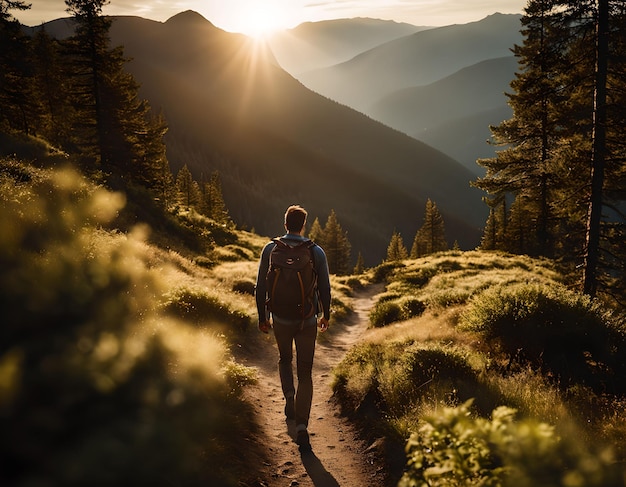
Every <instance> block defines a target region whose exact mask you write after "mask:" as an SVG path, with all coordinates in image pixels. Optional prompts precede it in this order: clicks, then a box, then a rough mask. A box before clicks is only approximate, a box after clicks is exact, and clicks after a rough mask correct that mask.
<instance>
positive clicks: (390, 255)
mask: <svg viewBox="0 0 626 487" xmlns="http://www.w3.org/2000/svg"><path fill="white" fill-rule="evenodd" d="M408 256H409V254H408V252H407V250H406V247H405V246H404V240H403V239H402V235H400V233H398V232H397V231H395V230H394V231H393V234H392V235H391V240H390V241H389V245H388V246H387V259H386V260H387V262H398V261H401V260H404V259H406V258H408Z"/></svg>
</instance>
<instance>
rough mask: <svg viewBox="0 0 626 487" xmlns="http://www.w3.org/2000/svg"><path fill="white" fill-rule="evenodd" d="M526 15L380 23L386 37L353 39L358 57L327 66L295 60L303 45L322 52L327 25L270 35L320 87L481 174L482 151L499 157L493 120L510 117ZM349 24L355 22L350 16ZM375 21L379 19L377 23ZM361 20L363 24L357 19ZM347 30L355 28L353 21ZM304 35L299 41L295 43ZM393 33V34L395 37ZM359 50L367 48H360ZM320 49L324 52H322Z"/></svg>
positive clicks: (301, 74)
mask: <svg viewBox="0 0 626 487" xmlns="http://www.w3.org/2000/svg"><path fill="white" fill-rule="evenodd" d="M520 18H521V16H520V15H512V14H506V15H505V14H494V15H490V16H488V17H486V18H485V19H483V20H481V21H478V22H471V23H468V24H460V25H450V26H446V27H439V28H431V29H428V28H424V27H421V28H418V29H419V30H418V31H416V32H413V33H410V34H408V35H402V33H403V32H404V31H405V30H406V29H405V28H404V27H403V26H402V25H401V24H397V25H396V26H394V25H393V24H388V23H383V21H377V22H380V24H379V28H380V29H381V30H382V29H383V28H384V29H385V33H386V34H387V38H389V40H388V41H387V42H384V43H381V44H380V45H378V46H373V47H367V46H366V45H364V44H363V43H361V42H360V41H359V40H358V39H355V40H354V43H353V45H354V46H355V49H354V50H353V51H352V52H353V53H354V56H353V57H352V58H351V59H349V60H345V61H342V62H338V63H336V64H334V65H332V66H327V67H322V68H320V67H319V66H318V63H316V62H311V63H310V65H309V66H308V68H309V69H308V70H307V66H306V65H305V64H304V63H305V61H304V60H301V61H300V64H299V65H298V66H297V69H295V68H293V65H292V64H291V63H290V62H286V61H288V60H290V59H291V58H293V57H294V56H295V55H296V53H297V52H300V47H299V46H300V45H301V44H304V45H314V46H317V47H318V48H319V50H323V49H324V46H326V45H332V43H329V42H320V41H319V39H324V40H325V39H326V38H327V36H328V33H327V30H328V29H327V26H326V25H325V23H324V22H319V23H317V24H314V25H313V26H310V25H309V26H306V29H304V28H302V26H298V27H296V28H295V29H293V30H292V31H289V32H288V34H289V35H287V34H282V35H281V36H278V37H275V38H274V39H272V41H271V46H272V49H273V50H274V52H275V53H276V57H277V60H278V61H279V63H281V65H282V66H283V67H284V68H285V69H286V70H287V71H289V72H290V73H291V74H292V75H294V76H295V77H296V78H298V79H299V80H300V81H301V82H302V83H303V84H304V85H305V86H307V87H309V88H310V89H312V90H313V91H315V92H317V93H320V94H322V95H324V96H327V97H329V98H331V99H333V100H336V101H338V102H339V103H342V104H345V105H347V106H349V107H352V108H354V109H355V110H358V111H360V112H362V113H364V114H366V115H368V116H370V117H372V118H373V119H375V120H379V121H381V122H383V123H385V124H387V125H389V126H390V127H393V128H396V129H398V130H401V131H402V132H404V133H406V134H408V135H410V136H411V137H415V138H417V139H419V140H421V141H424V142H426V143H428V144H429V145H432V146H433V147H435V148H437V149H439V150H441V151H443V152H445V153H446V154H448V155H450V156H451V157H453V158H455V159H457V160H458V161H459V162H461V163H462V164H463V165H464V166H465V167H467V168H468V169H470V170H471V171H472V172H474V173H475V174H482V170H481V168H480V167H479V166H477V165H476V162H475V161H476V159H477V158H480V157H493V156H494V150H495V149H494V148H493V147H491V146H489V145H487V143H486V141H487V139H488V138H489V137H490V135H491V134H490V131H489V128H488V127H489V125H490V124H491V125H497V124H498V123H500V122H501V121H502V120H505V119H507V118H510V117H511V115H512V111H511V109H510V108H509V107H508V105H507V98H506V96H505V95H504V93H505V92H506V91H510V88H509V84H510V82H511V81H512V80H513V79H514V75H515V71H516V69H517V63H516V59H515V58H514V56H513V54H512V52H511V49H512V48H513V46H514V45H515V44H521V42H522V35H521V33H520V28H521V24H520ZM346 22H348V23H349V22H350V21H346ZM373 22H376V21H373ZM355 25H358V23H357V24H355ZM346 30H348V28H347V27H346ZM293 38H298V39H299V43H298V44H295V43H293V42H291V43H290V42H289V40H290V39H293ZM392 38H393V39H392ZM359 50H360V52H358V51H359ZM321 55H322V54H321V53H319V52H318V53H317V56H318V57H321Z"/></svg>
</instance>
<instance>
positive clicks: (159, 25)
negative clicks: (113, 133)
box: [46, 11, 487, 265]
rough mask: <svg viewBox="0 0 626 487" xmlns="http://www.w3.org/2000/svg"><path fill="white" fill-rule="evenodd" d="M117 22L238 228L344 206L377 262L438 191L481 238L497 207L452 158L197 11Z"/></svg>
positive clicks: (140, 71)
mask: <svg viewBox="0 0 626 487" xmlns="http://www.w3.org/2000/svg"><path fill="white" fill-rule="evenodd" d="M114 19H115V21H114V23H113V26H112V29H111V38H112V41H113V44H114V45H120V44H121V45H123V46H124V51H125V54H126V55H127V56H129V57H131V58H132V61H131V62H130V63H129V65H128V68H129V70H130V71H131V72H132V73H133V75H134V76H135V78H136V79H137V80H138V81H139V83H140V84H141V95H142V96H143V97H145V98H146V99H148V100H149V101H150V103H151V105H152V107H153V108H154V109H155V110H156V111H157V112H158V111H160V112H162V113H163V114H164V116H165V117H166V119H167V122H168V125H169V132H168V134H167V136H166V143H167V148H168V158H169V160H170V164H171V166H172V168H173V169H174V170H175V171H176V170H178V169H180V168H181V167H182V166H183V165H184V164H187V166H188V167H189V168H190V170H191V171H192V172H193V174H194V175H195V176H196V178H201V177H208V176H209V175H210V173H211V172H212V171H214V170H219V172H220V175H221V178H222V185H223V191H224V197H225V200H226V204H227V206H228V208H229V210H230V213H231V215H232V217H233V219H234V220H235V221H236V222H237V223H238V224H240V225H242V226H245V227H247V228H250V229H253V230H255V231H256V232H258V233H260V234H262V235H268V236H274V235H276V234H280V233H282V232H283V228H282V215H283V212H284V210H285V208H286V207H287V206H288V205H289V204H292V203H300V204H303V205H304V206H305V207H306V208H308V209H309V211H310V220H311V222H312V220H313V219H314V218H315V217H319V219H320V220H321V223H322V224H324V223H325V219H326V217H327V216H328V214H329V213H330V210H331V209H334V210H335V211H336V212H337V215H338V218H339V221H340V223H341V225H342V226H343V228H344V229H345V230H347V231H348V237H349V239H350V241H351V243H352V246H353V252H354V255H355V256H356V253H357V252H361V253H362V254H363V256H364V257H365V260H366V265H374V264H377V263H379V262H380V261H381V260H382V259H383V258H384V256H385V254H386V248H387V244H388V243H389V240H390V238H391V235H392V233H393V231H394V230H397V231H399V232H400V233H401V234H402V235H403V237H404V239H405V242H406V244H407V246H409V247H410V245H411V242H412V239H413V236H414V235H415V232H416V231H417V229H418V228H419V227H420V226H421V224H422V218H423V212H424V207H425V202H426V199H427V198H430V199H432V200H434V201H435V202H436V204H437V206H438V207H439V209H440V210H441V212H442V214H443V216H444V220H445V225H446V230H447V237H448V240H449V242H450V244H452V242H453V241H455V240H456V241H458V242H459V244H460V245H461V248H473V247H474V246H476V245H477V244H478V242H479V239H480V235H481V233H482V230H481V228H482V226H483V225H484V222H485V220H486V216H487V208H486V206H485V205H484V204H483V203H482V201H481V196H482V194H481V192H479V191H478V190H476V189H474V188H471V187H470V185H469V183H470V181H471V180H473V179H475V175H474V174H472V172H471V171H469V170H468V169H467V168H465V167H463V166H462V165H461V164H460V163H458V162H457V161H455V160H454V159H453V158H451V157H449V156H447V155H445V154H443V153H441V152H440V151H438V150H436V149H434V148H432V147H430V146H428V145H426V144H424V143H422V142H420V141H418V140H416V139H414V138H412V137H409V136H408V135H405V134H403V133H401V132H400V131H398V130H395V129H392V128H389V127H387V126H385V125H384V124H382V123H380V122H377V121H375V120H373V119H372V118H370V117H368V116H366V115H364V114H362V113H359V112H358V111H356V110H353V109H351V108H349V107H347V106H345V105H341V104H339V103H337V102H334V101H332V100H329V99H328V98H327V97H324V96H321V95H319V94H316V93H314V92H312V91H311V90H309V89H307V88H306V87H305V86H303V85H302V84H301V83H300V82H298V81H297V80H296V79H294V78H293V77H292V76H291V75H289V74H288V73H287V72H286V71H284V70H283V69H282V68H281V67H280V66H279V65H278V64H279V62H278V60H277V59H276V57H275V56H274V55H273V53H272V52H271V50H270V48H269V46H268V45H263V44H259V43H255V42H254V41H252V40H250V39H249V38H247V37H245V36H242V35H238V34H232V33H227V32H224V31H222V30H220V29H218V28H216V27H215V26H214V25H213V24H211V23H210V22H209V21H208V20H206V19H205V18H203V17H202V16H200V15H199V14H197V13H195V12H191V11H188V12H183V13H181V14H179V15H176V16H174V17H172V18H171V19H169V20H168V21H167V22H155V21H150V20H146V19H142V18H139V17H115V18H114ZM358 22H362V21H361V20H359V21H358ZM68 25H69V24H68V21H67V20H63V19H61V20H58V21H55V22H53V23H51V24H48V25H46V29H47V31H48V32H50V33H53V32H66V31H67V29H68ZM401 28H402V29H404V28H406V27H405V26H401ZM425 32H428V31H425ZM418 34H419V32H418ZM59 35H60V34H59ZM412 35H415V34H412ZM392 42H397V41H392ZM385 45H389V43H387V44H385Z"/></svg>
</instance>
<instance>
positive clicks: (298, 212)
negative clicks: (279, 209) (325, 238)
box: [285, 205, 307, 232]
mask: <svg viewBox="0 0 626 487" xmlns="http://www.w3.org/2000/svg"><path fill="white" fill-rule="evenodd" d="M306 217H307V211H306V210H305V209H304V208H302V207H301V206H300V205H291V206H290V207H289V208H287V211H286V212H285V226H286V227H287V231H288V232H300V231H301V230H302V229H303V228H304V224H305V223H306Z"/></svg>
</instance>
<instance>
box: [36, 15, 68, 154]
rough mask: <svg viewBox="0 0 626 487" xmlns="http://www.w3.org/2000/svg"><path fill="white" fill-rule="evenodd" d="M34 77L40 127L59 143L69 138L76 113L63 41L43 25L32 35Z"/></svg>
mask: <svg viewBox="0 0 626 487" xmlns="http://www.w3.org/2000/svg"><path fill="white" fill-rule="evenodd" d="M32 51H33V64H34V70H33V78H34V79H33V81H34V89H35V93H36V95H37V96H36V103H37V106H38V113H39V120H38V121H37V124H36V126H37V131H38V133H40V134H41V135H43V136H44V137H45V138H46V139H47V140H49V141H50V142H51V143H52V144H54V145H56V146H57V147H63V145H64V144H65V142H66V141H67V140H69V138H70V133H71V128H70V123H71V120H72V119H73V117H74V114H73V111H72V107H71V106H70V104H69V103H68V100H67V97H66V93H67V90H68V87H67V76H66V74H65V73H64V72H63V65H62V61H61V52H60V47H59V42H58V41H56V40H55V39H53V38H52V37H50V36H49V35H48V33H47V32H46V29H45V27H44V26H43V25H42V26H41V27H40V28H39V29H38V30H37V32H36V33H35V35H34V37H33V39H32Z"/></svg>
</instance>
